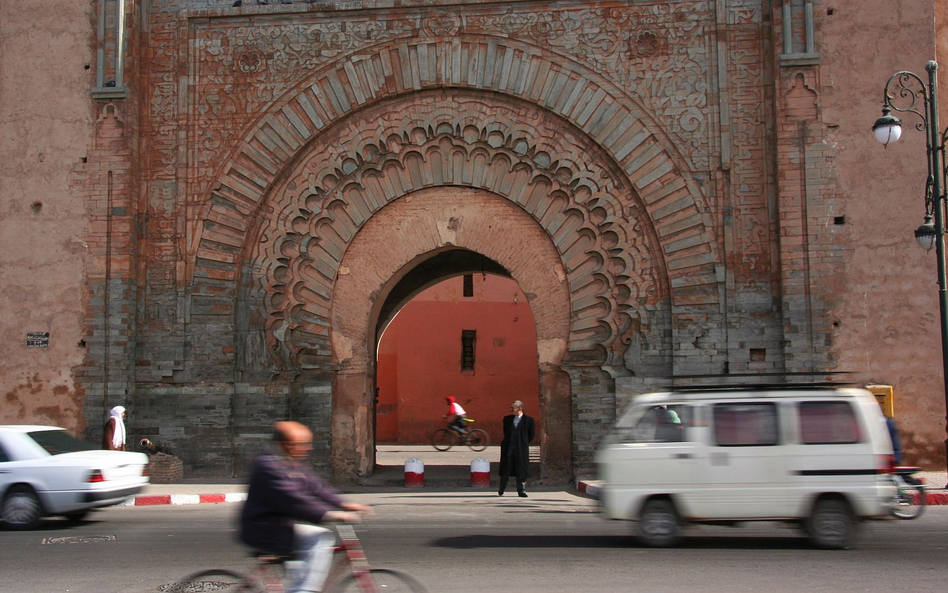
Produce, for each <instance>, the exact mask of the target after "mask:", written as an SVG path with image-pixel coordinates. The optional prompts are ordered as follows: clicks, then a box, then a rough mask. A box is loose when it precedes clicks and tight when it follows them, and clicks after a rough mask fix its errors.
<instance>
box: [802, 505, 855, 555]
mask: <svg viewBox="0 0 948 593" xmlns="http://www.w3.org/2000/svg"><path fill="white" fill-rule="evenodd" d="M806 531H807V534H808V535H809V536H810V541H812V542H813V544H814V545H816V546H818V547H820V548H826V549H829V550H842V549H844V548H848V547H849V546H851V545H852V543H853V540H854V539H855V537H856V520H855V518H854V517H853V512H852V509H850V508H849V505H848V504H847V503H846V502H845V501H843V500H838V499H824V500H820V501H817V503H816V505H814V507H813V514H812V515H810V519H809V521H807V523H806Z"/></svg>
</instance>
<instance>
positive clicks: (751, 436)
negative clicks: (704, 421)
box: [714, 403, 779, 447]
mask: <svg viewBox="0 0 948 593" xmlns="http://www.w3.org/2000/svg"><path fill="white" fill-rule="evenodd" d="M778 433H779V430H778V424H777V406H776V405H774V404H768V403H760V404H715V406H714V440H715V443H716V444H718V445H719V446H722V447H753V446H761V445H776V444H777V435H778Z"/></svg>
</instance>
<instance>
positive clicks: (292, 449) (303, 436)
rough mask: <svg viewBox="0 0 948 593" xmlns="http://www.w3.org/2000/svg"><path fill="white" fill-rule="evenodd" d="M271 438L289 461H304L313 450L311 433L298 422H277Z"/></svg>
mask: <svg viewBox="0 0 948 593" xmlns="http://www.w3.org/2000/svg"><path fill="white" fill-rule="evenodd" d="M273 438H274V440H276V442H277V443H279V444H280V448H282V449H283V450H284V451H285V452H286V454H287V455H288V456H289V457H290V459H297V460H300V459H306V457H307V455H309V452H310V450H312V448H313V433H312V431H311V430H310V429H308V428H306V427H305V426H303V425H302V424H300V423H299V422H292V421H284V422H277V423H276V424H274V425H273Z"/></svg>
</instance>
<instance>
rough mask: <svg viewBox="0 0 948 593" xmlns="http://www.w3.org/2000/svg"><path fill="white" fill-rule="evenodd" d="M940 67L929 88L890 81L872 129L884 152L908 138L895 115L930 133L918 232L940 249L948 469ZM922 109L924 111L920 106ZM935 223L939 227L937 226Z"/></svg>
mask: <svg viewBox="0 0 948 593" xmlns="http://www.w3.org/2000/svg"><path fill="white" fill-rule="evenodd" d="M936 70H938V64H937V63H936V62H935V61H934V60H931V61H929V62H927V63H926V64H925V71H926V72H928V83H927V84H926V83H925V81H924V80H922V78H921V77H920V76H919V75H917V74H915V73H914V72H908V71H906V70H903V71H901V72H896V73H895V74H893V75H892V76H890V77H889V80H888V81H886V83H885V94H884V95H883V99H882V117H880V118H879V119H877V120H876V123H875V125H873V126H872V131H873V134H875V137H876V140H878V141H879V142H881V143H882V144H883V146H886V147H888V145H889V143H891V142H896V141H898V139H899V138H900V137H901V136H902V122H901V121H900V120H899V119H898V118H896V117H894V116H892V115H891V112H892V111H897V112H899V113H914V114H915V115H917V116H919V117H920V118H921V120H922V121H921V122H920V123H918V124H916V125H915V128H916V129H917V130H919V131H924V132H925V147H926V154H927V156H928V180H927V183H926V184H925V224H923V225H922V226H920V227H918V229H916V230H915V239H916V240H917V241H918V244H919V245H921V246H922V247H924V248H926V249H929V250H930V249H931V248H932V247H933V246H934V247H935V257H936V258H937V259H938V305H939V309H940V311H941V364H942V377H943V381H944V391H945V411H946V414H945V423H946V424H945V431H946V438H945V461H946V464H948V281H946V277H945V204H946V196H945V194H944V193H943V192H944V190H945V188H946V187H948V170H946V169H945V140H946V138H948V130H944V131H942V130H940V129H939V127H938V84H937V79H936V75H935V72H936ZM919 103H921V105H919ZM933 218H934V221H933V220H932V219H933Z"/></svg>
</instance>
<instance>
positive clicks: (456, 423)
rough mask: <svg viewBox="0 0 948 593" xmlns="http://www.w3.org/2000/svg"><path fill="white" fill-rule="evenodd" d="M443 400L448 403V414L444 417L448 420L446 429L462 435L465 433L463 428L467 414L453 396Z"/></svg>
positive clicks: (465, 430)
mask: <svg viewBox="0 0 948 593" xmlns="http://www.w3.org/2000/svg"><path fill="white" fill-rule="evenodd" d="M444 399H445V400H446V401H447V402H448V413H447V414H445V415H444V417H445V418H448V428H450V429H452V430H455V431H457V433H458V434H464V433H465V432H467V429H466V428H465V427H464V419H465V418H466V417H467V412H465V411H464V408H462V407H461V404H459V403H457V402H456V401H455V399H454V396H452V395H449V396H448V397H446V398H444Z"/></svg>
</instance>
